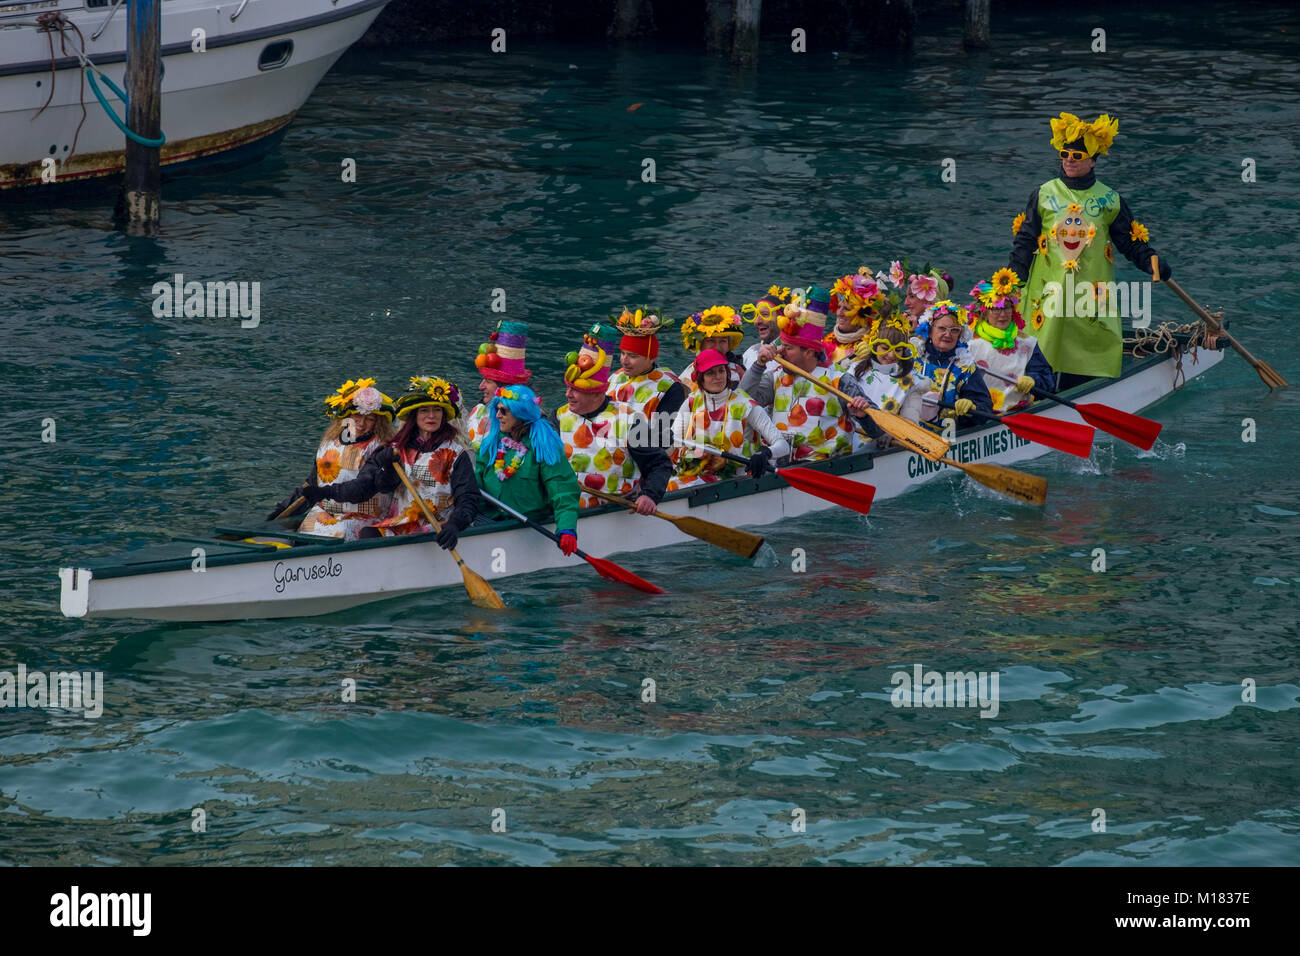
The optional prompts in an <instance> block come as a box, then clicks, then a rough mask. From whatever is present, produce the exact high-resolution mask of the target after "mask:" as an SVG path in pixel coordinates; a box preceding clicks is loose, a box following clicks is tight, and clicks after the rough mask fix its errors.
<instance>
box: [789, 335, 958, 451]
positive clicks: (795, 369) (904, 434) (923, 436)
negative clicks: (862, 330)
mask: <svg viewBox="0 0 1300 956" xmlns="http://www.w3.org/2000/svg"><path fill="white" fill-rule="evenodd" d="M776 361H777V362H778V363H779V364H780V365H781V367H782V368H784V369H785V370H786V371H787V372H790V373H791V374H792V375H798V376H799V377H800V378H806V379H808V381H810V382H812V383H813V384H814V385H816V386H817V387H818V388H824V389H826V390H827V391H828V392H833V393H834V394H836V395H838V396H839V397H840V398H842V399H844V401H846V402H851V401H853V399H852V398H850V397H849V396H848V395H847V394H846V393H844V392H841V391H840V390H839V389H838V388H836V387H835V386H834V385H828V384H827V383H826V382H819V381H817V379H815V378H813V377H812V376H811V375H809V374H808V373H807V372H805V371H804V370H803V369H801V368H800V367H799V366H797V365H793V364H791V363H790V362H787V361H786V360H785V359H783V358H781V356H779V355H778V356H777V357H776ZM846 414H847V412H846ZM867 416H868V417H869V418H870V419H871V420H872V421H873V422H875V423H876V426H877V427H878V428H880V430H881V431H883V432H885V433H886V434H888V435H890V436H892V437H893V438H894V440H895V441H897V442H898V443H899V444H900V445H905V446H907V447H908V448H910V449H911V450H912V451H914V452H916V453H917V454H918V455H924V456H925V457H926V458H928V459H930V460H931V461H938V460H939V459H940V458H942V457H943V456H944V455H946V454H948V442H947V440H945V439H944V438H943V437H942V436H940V435H936V434H935V433H934V432H932V431H930V430H929V429H925V428H922V427H921V426H920V425H917V424H916V423H915V422H911V421H908V420H907V419H906V418H903V417H902V416H900V415H894V414H891V413H890V412H886V411H883V410H881V409H879V408H868V409H867Z"/></svg>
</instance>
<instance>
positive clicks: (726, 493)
mask: <svg viewBox="0 0 1300 956" xmlns="http://www.w3.org/2000/svg"><path fill="white" fill-rule="evenodd" d="M1222 358H1223V353H1221V352H1215V351H1207V350H1200V351H1199V352H1196V353H1193V354H1190V355H1187V356H1184V357H1183V360H1182V366H1183V372H1182V374H1183V375H1184V376H1185V378H1186V379H1187V380H1190V379H1193V378H1195V377H1197V376H1199V375H1201V374H1204V373H1205V372H1206V371H1208V370H1209V369H1210V368H1212V367H1214V366H1215V365H1217V364H1218V363H1219V362H1220V361H1221V360H1222ZM1175 364H1176V363H1175V359H1173V358H1161V357H1154V358H1149V359H1144V360H1141V361H1139V362H1135V363H1134V364H1133V366H1132V367H1131V368H1130V369H1129V370H1128V371H1126V373H1125V376H1124V377H1123V378H1120V379H1116V380H1112V381H1107V382H1098V383H1095V384H1093V385H1090V386H1088V387H1086V388H1085V389H1084V390H1083V391H1082V393H1081V395H1080V397H1081V398H1084V399H1086V400H1087V401H1090V402H1092V401H1095V402H1102V403H1105V404H1108V405H1111V406H1113V407H1116V408H1119V409H1122V410H1124V411H1128V412H1138V411H1140V410H1142V409H1143V408H1145V407H1147V406H1149V405H1151V404H1153V403H1154V402H1156V401H1158V400H1160V399H1161V398H1164V397H1165V396H1167V395H1169V394H1170V393H1171V392H1172V391H1173V390H1174V382H1173V378H1174V375H1175V374H1176V368H1175ZM1035 413H1036V414H1042V415H1045V416H1047V417H1049V418H1056V419H1062V420H1066V421H1081V419H1080V418H1079V416H1078V413H1076V412H1075V411H1073V410H1072V409H1070V408H1067V407H1065V406H1062V405H1055V404H1050V405H1045V406H1042V407H1036V408H1035ZM1049 450H1050V449H1047V448H1045V447H1044V446H1042V445H1035V444H1030V443H1028V442H1025V441H1024V440H1023V439H1020V438H1018V437H1017V436H1015V435H1012V434H1011V433H1010V432H1009V430H1008V429H1007V428H1006V427H1005V426H1002V425H992V426H989V427H986V428H980V429H977V430H973V431H971V432H969V433H965V434H962V435H960V436H958V440H957V441H956V442H954V443H953V445H952V449H951V452H950V455H951V457H953V458H955V459H957V460H958V461H962V462H975V461H979V462H987V463H993V464H1010V463H1014V462H1020V461H1026V460H1029V459H1032V458H1037V457H1039V456H1041V455H1044V454H1047V453H1048V451H1049ZM815 467H819V468H823V469H824V470H827V471H830V472H833V473H835V474H839V475H841V476H842V477H844V478H847V479H849V480H851V481H856V482H862V483H869V484H872V485H875V487H876V495H875V501H876V502H877V503H879V502H880V501H882V500H885V499H888V498H893V497H896V496H898V495H900V494H903V493H904V492H906V491H908V490H909V489H911V488H913V487H916V486H918V485H920V484H922V483H924V482H926V481H929V480H930V479H932V478H934V477H935V476H936V475H937V474H939V473H941V472H943V471H945V470H948V467H949V466H946V465H938V466H936V465H934V463H932V462H929V461H927V460H926V459H924V458H922V457H921V456H919V455H916V454H914V453H912V452H909V451H906V450H904V449H894V450H890V451H888V452H884V453H881V454H877V455H874V456H873V455H870V454H860V455H852V456H846V457H844V458H839V459H832V460H830V461H828V462H823V463H821V464H820V465H819V466H815ZM834 507H837V506H835V505H833V504H831V503H830V502H827V501H824V500H823V499H821V498H817V497H814V496H812V495H808V494H805V493H803V492H800V491H796V490H795V489H793V488H790V487H789V486H787V485H785V483H784V482H782V481H780V479H778V478H775V477H774V476H766V477H764V478H763V479H761V480H760V481H758V482H755V481H753V480H751V479H743V480H739V481H734V482H719V483H718V484H716V485H709V486H706V487H704V488H700V489H689V490H685V491H682V492H676V493H673V494H671V495H669V496H667V497H666V498H665V500H664V502H663V503H662V504H661V506H660V509H661V510H662V511H666V512H668V513H670V514H679V515H683V514H690V515H693V516H695V517H699V518H704V519H705V520H707V521H713V522H717V523H719V524H723V525H728V526H732V527H743V526H748V527H752V528H759V527H762V526H764V525H770V524H775V523H777V522H779V521H781V520H783V519H785V518H792V517H797V516H799V515H803V514H807V513H810V512H814V511H824V510H827V509H830V508H834ZM578 531H579V534H580V537H581V540H582V544H583V547H584V549H586V550H587V551H588V552H589V553H591V554H592V555H594V556H596V557H606V556H609V555H614V554H618V553H620V552H625V551H629V550H636V551H641V550H645V549H648V548H659V547H666V546H670V545H678V544H681V543H683V542H684V541H689V540H690V539H688V538H684V537H683V535H682V534H681V533H680V532H679V531H677V529H676V528H675V527H674V526H673V525H672V524H671V523H670V522H667V521H652V520H648V519H646V518H644V517H641V516H639V515H634V514H630V513H628V512H626V511H623V510H620V509H609V510H606V509H599V510H598V511H596V512H593V513H590V514H586V515H584V517H582V518H581V519H580V524H579V528H578ZM458 550H459V552H460V554H461V556H462V557H463V558H464V560H465V562H466V564H467V565H468V566H469V567H472V568H474V569H475V570H476V571H477V572H478V573H480V574H482V575H483V576H484V577H485V578H488V579H489V580H495V579H499V578H505V577H512V576H515V575H519V574H528V573H532V572H536V571H545V570H551V569H555V568H564V567H568V568H572V567H574V566H575V565H578V564H581V563H582V562H581V561H580V559H578V558H577V557H569V558H566V557H564V556H563V555H562V554H561V553H560V552H559V550H558V549H557V548H556V547H555V546H554V545H553V544H552V543H551V542H550V541H549V540H548V539H546V538H544V537H543V536H541V535H539V534H537V533H536V532H534V531H531V530H529V529H527V528H523V527H518V526H515V527H507V528H506V529H505V530H498V529H497V528H495V527H493V528H477V527H476V528H472V529H470V530H469V531H468V532H466V533H465V534H464V535H462V536H461V539H460V544H459V545H458ZM197 566H198V562H197V558H196V559H195V560H188V559H187V560H181V561H178V560H176V559H174V558H173V559H172V560H170V561H169V562H167V563H166V564H164V565H158V566H157V567H156V569H155V568H153V567H151V566H150V565H149V564H147V563H146V564H139V565H135V566H132V565H129V564H127V565H122V564H119V565H116V566H112V567H109V568H105V569H103V570H101V571H98V572H97V571H96V570H95V568H93V567H92V568H78V569H73V568H63V569H62V570H60V572H59V574H60V577H61V578H62V580H63V589H62V599H61V606H62V610H63V613H64V614H65V615H67V616H69V617H105V618H107V617H120V618H143V619H147V620H161V621H221V620H242V619H249V618H275V617H298V616H312V615H320V614H331V613H335V612H338V611H341V610H345V609H347V608H351V607H356V606H358V605H362V604H367V603H370V602H372V601H379V600H384V599H387V598H391V597H395V596H398V595H402V594H411V593H415V592H418V591H426V590H431V589H433V588H442V587H458V588H459V587H460V586H461V585H462V581H461V575H460V572H459V570H458V569H457V567H456V564H455V563H454V562H453V561H452V560H451V558H450V556H448V555H447V554H446V553H445V552H443V551H442V550H441V549H440V548H439V547H438V546H437V544H436V543H435V542H434V541H433V540H432V536H420V537H419V538H416V539H400V538H398V539H381V540H377V541H364V542H355V543H348V544H342V543H331V544H326V545H308V546H306V547H294V548H290V549H284V550H280V551H277V552H273V553H266V554H262V553H253V554H241V555H236V556H227V557H224V558H222V557H218V558H214V559H212V560H210V561H207V562H206V563H205V566H204V567H205V569H204V570H201V571H199V570H195V567H197Z"/></svg>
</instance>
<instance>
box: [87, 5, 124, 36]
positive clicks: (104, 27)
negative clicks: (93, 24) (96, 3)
mask: <svg viewBox="0 0 1300 956" xmlns="http://www.w3.org/2000/svg"><path fill="white" fill-rule="evenodd" d="M121 5H122V0H113V9H112V10H109V11H108V16H106V17H104V22H103V23H101V24H100V25H99V29H98V30H96V31H95V32H94V33H92V34H91V35H90V39H91V40H92V41H94V40H98V39H99V38H100V35H101V34H103V32H104V31H105V30H107V29H108V25H109V23H111V22H112V20H113V16H114V14H116V13H117V8H118V7H120V6H121Z"/></svg>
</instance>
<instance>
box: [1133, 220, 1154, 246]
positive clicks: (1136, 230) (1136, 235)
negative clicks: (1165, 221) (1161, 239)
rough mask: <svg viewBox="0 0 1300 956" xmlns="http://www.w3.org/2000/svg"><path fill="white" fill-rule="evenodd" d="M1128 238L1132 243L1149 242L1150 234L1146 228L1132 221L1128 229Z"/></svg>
mask: <svg viewBox="0 0 1300 956" xmlns="http://www.w3.org/2000/svg"><path fill="white" fill-rule="evenodd" d="M1128 237H1129V238H1130V239H1132V240H1133V241H1134V242H1150V241H1151V233H1149V232H1147V227H1146V226H1144V225H1142V223H1140V222H1138V221H1137V220H1136V219H1134V220H1133V221H1132V222H1131V223H1130V224H1129V227H1128Z"/></svg>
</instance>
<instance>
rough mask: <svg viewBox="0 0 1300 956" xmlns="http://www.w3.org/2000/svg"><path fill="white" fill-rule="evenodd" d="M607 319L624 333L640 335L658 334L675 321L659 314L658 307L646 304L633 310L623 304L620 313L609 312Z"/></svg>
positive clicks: (670, 326) (671, 325)
mask: <svg viewBox="0 0 1300 956" xmlns="http://www.w3.org/2000/svg"><path fill="white" fill-rule="evenodd" d="M609 319H610V321H611V322H613V323H614V325H615V327H616V328H617V329H618V330H619V331H620V332H622V333H623V334H624V335H635V336H642V337H646V336H651V335H658V334H659V333H660V332H662V331H663V330H664V329H670V328H672V327H673V323H674V322H675V321H676V319H670V318H668V317H667V316H661V315H660V314H659V310H658V309H652V308H650V306H648V305H639V306H637V307H636V311H635V312H633V311H632V310H631V309H629V308H627V306H624V307H623V314H622V315H612V314H611V315H610V317H609Z"/></svg>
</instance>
